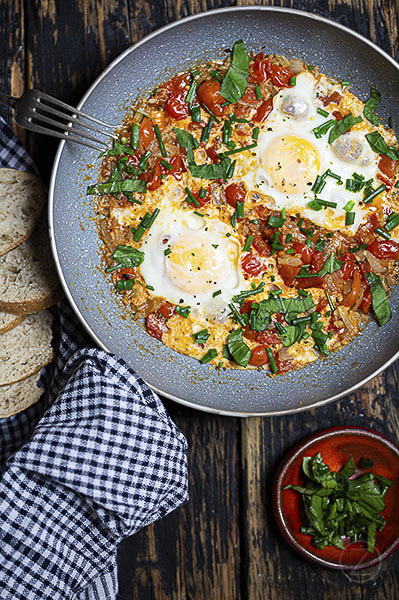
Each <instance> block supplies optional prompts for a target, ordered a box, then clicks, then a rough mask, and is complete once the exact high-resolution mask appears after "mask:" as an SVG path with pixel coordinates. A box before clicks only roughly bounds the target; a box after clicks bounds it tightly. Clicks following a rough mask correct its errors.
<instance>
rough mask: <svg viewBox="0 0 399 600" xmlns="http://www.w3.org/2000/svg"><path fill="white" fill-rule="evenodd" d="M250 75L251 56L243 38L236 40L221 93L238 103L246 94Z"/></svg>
mask: <svg viewBox="0 0 399 600" xmlns="http://www.w3.org/2000/svg"><path fill="white" fill-rule="evenodd" d="M248 77H249V57H248V52H247V49H246V47H245V44H244V42H243V41H242V40H238V41H236V42H234V46H233V53H232V59H231V66H230V67H229V69H228V70H227V73H226V75H225V76H224V78H223V81H222V85H221V86H220V94H221V96H223V98H225V99H226V100H228V101H229V102H231V103H232V104H236V103H237V102H238V100H239V99H240V98H241V97H242V96H243V95H244V92H245V90H246V88H247V83H248Z"/></svg>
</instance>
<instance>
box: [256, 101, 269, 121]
mask: <svg viewBox="0 0 399 600" xmlns="http://www.w3.org/2000/svg"><path fill="white" fill-rule="evenodd" d="M272 110H273V100H272V98H269V99H268V100H265V102H262V104H261V105H260V106H259V108H258V110H257V111H256V113H255V115H254V117H253V120H254V121H255V123H263V121H266V119H267V117H268V116H269V115H270V113H271V112H272Z"/></svg>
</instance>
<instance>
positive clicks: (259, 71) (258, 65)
mask: <svg viewBox="0 0 399 600" xmlns="http://www.w3.org/2000/svg"><path fill="white" fill-rule="evenodd" d="M249 72H250V77H251V79H254V80H255V81H256V82H257V83H262V81H266V79H267V72H266V61H265V58H264V53H263V52H260V53H259V54H257V55H256V56H255V59H254V61H253V62H251V63H250V65H249Z"/></svg>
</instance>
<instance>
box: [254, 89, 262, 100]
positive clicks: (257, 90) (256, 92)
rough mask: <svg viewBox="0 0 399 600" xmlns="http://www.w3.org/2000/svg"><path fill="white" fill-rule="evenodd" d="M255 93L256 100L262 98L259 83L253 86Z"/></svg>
mask: <svg viewBox="0 0 399 600" xmlns="http://www.w3.org/2000/svg"><path fill="white" fill-rule="evenodd" d="M255 94H256V98H257V99H258V100H262V89H261V87H260V85H257V86H256V88H255Z"/></svg>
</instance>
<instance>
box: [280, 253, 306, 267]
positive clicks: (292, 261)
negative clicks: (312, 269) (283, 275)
mask: <svg viewBox="0 0 399 600" xmlns="http://www.w3.org/2000/svg"><path fill="white" fill-rule="evenodd" d="M278 262H279V264H280V265H290V266H292V267H299V266H300V265H302V261H301V259H300V258H299V257H298V256H292V255H287V256H279V258H278Z"/></svg>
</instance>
